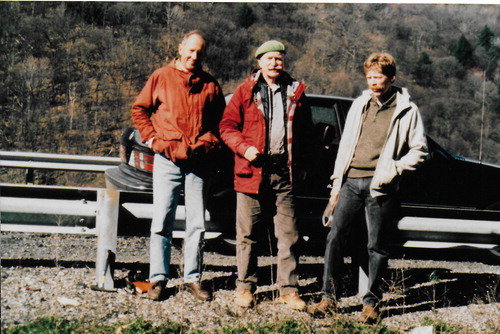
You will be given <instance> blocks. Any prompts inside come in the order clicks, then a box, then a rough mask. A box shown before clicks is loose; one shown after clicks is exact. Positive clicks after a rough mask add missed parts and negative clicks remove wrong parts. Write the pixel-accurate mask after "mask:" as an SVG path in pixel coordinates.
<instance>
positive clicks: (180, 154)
mask: <svg viewBox="0 0 500 334" xmlns="http://www.w3.org/2000/svg"><path fill="white" fill-rule="evenodd" d="M152 148H153V151H155V152H159V153H163V154H164V155H165V156H166V157H167V158H168V159H170V160H172V161H174V162H175V161H177V160H185V159H187V158H188V151H189V147H188V145H187V144H186V142H185V141H183V140H182V135H181V134H179V133H177V132H173V131H172V132H166V133H164V134H163V135H162V136H161V138H156V139H155V140H154V141H153V147H152Z"/></svg>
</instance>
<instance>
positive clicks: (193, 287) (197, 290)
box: [184, 282, 211, 300]
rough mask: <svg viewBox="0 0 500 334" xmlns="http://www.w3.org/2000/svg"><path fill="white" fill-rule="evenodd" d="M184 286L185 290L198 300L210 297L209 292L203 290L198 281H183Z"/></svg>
mask: <svg viewBox="0 0 500 334" xmlns="http://www.w3.org/2000/svg"><path fill="white" fill-rule="evenodd" d="M184 287H185V288H186V290H187V291H189V292H191V293H192V294H193V295H194V296H195V297H196V298H198V299H199V300H209V299H210V297H211V296H210V293H208V291H205V290H203V289H202V288H201V285H200V283H198V282H193V283H184Z"/></svg>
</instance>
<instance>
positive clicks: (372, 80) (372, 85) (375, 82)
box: [366, 68, 396, 98]
mask: <svg viewBox="0 0 500 334" xmlns="http://www.w3.org/2000/svg"><path fill="white" fill-rule="evenodd" d="M395 79H396V77H392V78H389V77H388V76H387V75H385V74H383V73H382V72H381V71H380V70H378V69H375V68H374V69H370V70H369V71H368V72H367V73H366V83H367V84H368V88H369V89H370V90H371V91H372V92H373V95H374V96H375V97H376V98H379V97H380V96H382V95H384V94H385V93H387V92H388V91H389V89H390V88H391V85H392V83H393V82H394V80H395Z"/></svg>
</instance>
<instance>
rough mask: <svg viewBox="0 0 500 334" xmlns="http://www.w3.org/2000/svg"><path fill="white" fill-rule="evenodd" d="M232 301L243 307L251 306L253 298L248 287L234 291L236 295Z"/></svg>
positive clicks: (253, 301)
mask: <svg viewBox="0 0 500 334" xmlns="http://www.w3.org/2000/svg"><path fill="white" fill-rule="evenodd" d="M234 303H235V304H236V305H237V306H239V307H243V308H249V307H252V305H254V303H255V299H254V298H253V294H252V292H251V291H250V290H248V289H241V290H237V291H236V297H235V298H234Z"/></svg>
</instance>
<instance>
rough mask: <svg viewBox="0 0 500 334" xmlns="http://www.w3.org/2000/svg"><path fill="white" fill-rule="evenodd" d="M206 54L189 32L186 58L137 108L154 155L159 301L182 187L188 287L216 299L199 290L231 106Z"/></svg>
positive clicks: (158, 75)
mask: <svg viewBox="0 0 500 334" xmlns="http://www.w3.org/2000/svg"><path fill="white" fill-rule="evenodd" d="M204 54H205V40H204V38H203V36H202V35H201V33H200V32H198V31H192V32H190V33H188V34H186V35H185V36H184V38H183V40H182V42H181V43H180V44H179V57H177V58H175V59H174V60H172V61H171V62H170V63H169V64H168V65H167V66H165V67H162V68H159V69H157V70H156V71H155V72H154V73H153V74H152V75H151V77H150V78H149V79H148V81H147V83H146V85H145V86H144V88H143V90H142V91H141V93H140V94H139V96H138V97H137V99H136V101H135V102H134V105H133V106H132V120H133V122H134V125H135V126H136V128H137V129H138V130H139V132H140V133H141V137H142V139H143V141H144V142H146V143H147V144H148V146H149V147H150V148H151V149H152V150H154V151H155V158H154V171H153V209H154V213H153V221H152V224H151V242H150V282H152V283H153V286H152V287H151V288H150V289H149V290H148V296H149V297H150V298H151V299H153V300H162V299H165V298H166V297H167V296H166V285H167V280H168V279H169V267H170V256H171V247H172V245H171V242H172V230H173V225H174V221H175V212H176V209H177V204H178V202H179V197H180V193H181V187H182V186H183V185H184V202H185V208H186V230H185V239H184V283H185V284H184V285H185V287H186V288H187V290H188V291H191V292H192V293H193V294H194V295H195V296H196V297H197V298H199V299H201V300H207V299H209V298H210V294H209V293H208V292H207V291H205V290H203V289H202V287H201V285H200V275H201V265H202V263H201V251H202V250H201V248H202V247H201V245H202V241H203V235H204V232H205V198H204V196H203V193H204V192H203V188H204V181H205V179H206V177H207V175H206V174H207V173H206V171H207V168H206V165H207V162H208V158H209V155H210V152H212V151H213V150H214V149H216V148H217V147H218V146H219V139H218V126H219V122H220V119H221V117H222V113H223V111H224V107H225V100H224V95H223V93H222V89H221V87H220V85H219V83H218V82H217V81H216V80H215V79H214V78H213V77H212V76H211V75H210V74H208V73H207V72H205V71H203V70H202V67H201V62H202V59H203V56H204Z"/></svg>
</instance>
